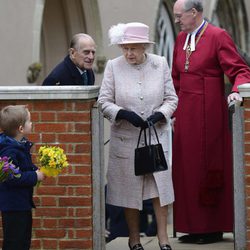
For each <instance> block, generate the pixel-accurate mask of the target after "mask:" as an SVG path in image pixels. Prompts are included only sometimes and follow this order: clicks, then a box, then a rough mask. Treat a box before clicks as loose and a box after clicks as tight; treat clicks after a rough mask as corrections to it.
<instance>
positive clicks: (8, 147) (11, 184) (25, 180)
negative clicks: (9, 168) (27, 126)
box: [0, 133, 37, 211]
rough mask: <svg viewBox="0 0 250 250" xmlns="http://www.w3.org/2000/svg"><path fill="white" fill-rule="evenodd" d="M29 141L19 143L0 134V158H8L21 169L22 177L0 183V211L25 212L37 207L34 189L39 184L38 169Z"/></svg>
mask: <svg viewBox="0 0 250 250" xmlns="http://www.w3.org/2000/svg"><path fill="white" fill-rule="evenodd" d="M31 146H32V143H31V142H29V141H22V142H18V141H16V140H15V139H13V138H10V137H8V136H6V135H5V134H3V133H1V134H0V157H3V156H7V157H9V158H10V160H11V161H12V163H13V164H14V165H15V166H17V167H19V170H20V173H21V176H20V177H19V178H15V177H14V178H12V179H10V178H9V179H8V180H6V181H5V182H3V183H0V210H1V211H25V210H31V209H32V207H35V205H34V202H33V199H32V198H33V187H34V186H35V185H36V183H37V174H36V172H35V171H36V170H37V167H36V166H35V165H34V164H33V163H32V159H31V154H30V148H31Z"/></svg>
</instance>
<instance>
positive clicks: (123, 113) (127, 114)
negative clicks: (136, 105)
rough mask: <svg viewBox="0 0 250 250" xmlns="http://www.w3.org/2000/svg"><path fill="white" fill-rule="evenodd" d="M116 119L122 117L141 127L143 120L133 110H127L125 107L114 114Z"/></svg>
mask: <svg viewBox="0 0 250 250" xmlns="http://www.w3.org/2000/svg"><path fill="white" fill-rule="evenodd" d="M115 119H116V120H118V119H124V120H127V121H128V122H130V123H131V124H133V125H134V126H135V127H142V126H143V125H144V122H145V121H144V120H143V119H142V118H141V117H140V116H139V115H137V114H136V113H135V112H133V111H127V110H125V109H120V110H119V111H118V113H117V115H116V118H115Z"/></svg>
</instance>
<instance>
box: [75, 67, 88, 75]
mask: <svg viewBox="0 0 250 250" xmlns="http://www.w3.org/2000/svg"><path fill="white" fill-rule="evenodd" d="M76 68H77V69H78V71H79V72H80V74H81V75H82V73H83V72H85V71H86V69H85V70H81V69H80V68H78V67H76Z"/></svg>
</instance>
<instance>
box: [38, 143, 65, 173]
mask: <svg viewBox="0 0 250 250" xmlns="http://www.w3.org/2000/svg"><path fill="white" fill-rule="evenodd" d="M38 161H39V163H40V164H41V167H40V170H41V171H42V172H43V173H44V174H45V175H46V176H52V177H56V176H58V174H60V173H61V171H62V170H63V168H66V167H68V165H69V164H68V162H67V157H66V155H65V154H64V151H63V149H62V148H60V147H55V146H41V147H40V148H39V150H38Z"/></svg>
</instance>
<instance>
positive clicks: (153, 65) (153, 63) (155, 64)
mask: <svg viewBox="0 0 250 250" xmlns="http://www.w3.org/2000/svg"><path fill="white" fill-rule="evenodd" d="M151 67H152V68H153V69H158V67H159V64H158V63H155V62H152V63H151Z"/></svg>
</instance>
